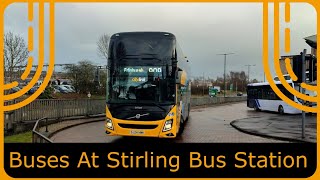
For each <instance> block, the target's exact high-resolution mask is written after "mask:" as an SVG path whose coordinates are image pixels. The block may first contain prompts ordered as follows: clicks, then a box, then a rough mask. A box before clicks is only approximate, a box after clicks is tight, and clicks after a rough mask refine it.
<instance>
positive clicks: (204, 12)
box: [5, 3, 316, 80]
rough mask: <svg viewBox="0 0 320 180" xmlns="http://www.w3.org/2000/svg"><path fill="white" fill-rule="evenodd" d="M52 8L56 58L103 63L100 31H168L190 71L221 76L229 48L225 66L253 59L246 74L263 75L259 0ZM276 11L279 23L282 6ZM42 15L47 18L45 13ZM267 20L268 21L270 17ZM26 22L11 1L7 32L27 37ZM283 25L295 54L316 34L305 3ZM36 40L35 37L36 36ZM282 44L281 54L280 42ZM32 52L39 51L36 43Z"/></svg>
mask: <svg viewBox="0 0 320 180" xmlns="http://www.w3.org/2000/svg"><path fill="white" fill-rule="evenodd" d="M55 7H56V9H55V12H56V13H55V19H56V23H55V25H56V28H55V40H56V42H55V43H56V45H55V53H56V55H55V57H56V59H55V62H56V63H76V62H78V61H79V60H82V59H88V60H91V61H92V62H94V63H95V64H96V65H105V64H106V60H104V59H101V58H100V57H99V56H98V55H97V47H96V41H97V39H98V37H99V36H100V35H101V34H103V33H107V34H109V35H110V36H111V35H112V34H114V33H117V32H126V31H168V32H172V33H174V34H175V35H176V37H177V39H178V41H179V43H180V45H181V48H182V49H183V51H184V53H185V54H186V55H187V56H188V59H189V60H190V64H191V67H192V75H193V76H202V75H203V73H204V75H205V77H208V76H210V77H214V78H216V77H217V76H223V59H224V57H223V56H217V55H216V54H220V53H229V52H232V53H235V54H234V55H230V56H228V58H227V71H231V70H232V71H241V70H244V71H246V72H247V70H248V69H247V67H246V66H245V65H246V64H255V65H256V66H255V67H251V69H250V79H251V78H257V79H258V80H263V66H262V13H263V12H262V4H254V3H250V4H244V3H243V4H235V3H234V4H231V3H199V4H196V3H185V4H182V3H149V4H145V3H143V4H142V3H133V4H129V3H101V4H98V3H92V4H85V3H79V4H66V3H61V4H56V6H55ZM37 13H38V12H37V5H35V19H34V20H35V22H33V23H31V24H32V25H34V26H35V27H37V25H38V23H37ZM272 13H273V11H272V8H270V14H271V15H272ZM280 13H281V15H282V16H281V18H280V21H281V22H282V24H283V22H284V16H283V15H284V11H283V8H281V12H280ZM271 17H272V16H271ZM45 19H46V20H48V16H47V15H46V16H45ZM269 24H270V26H271V25H272V24H273V22H270V23H269ZM29 25H30V23H29V22H28V19H27V5H26V4H13V5H11V6H9V7H8V8H7V9H6V13H5V31H9V30H10V31H13V32H14V33H17V34H20V35H21V36H23V37H24V38H25V39H26V41H27V38H28V36H27V29H28V26H29ZM46 25H48V24H47V22H46ZM286 26H288V27H290V28H291V31H292V32H291V33H292V34H291V42H292V43H291V44H292V45H291V53H290V54H298V53H299V52H301V51H302V50H303V49H304V48H305V49H307V50H308V52H309V53H310V47H309V46H308V45H307V44H306V43H305V41H304V39H303V38H305V37H307V36H310V35H314V34H316V11H315V10H314V8H313V7H312V6H311V5H308V4H292V6H291V22H290V24H289V25H286ZM284 27H285V26H284V25H283V26H282V27H281V34H280V36H283V35H282V34H283V31H282V30H283V29H284ZM46 28H47V26H46ZM271 28H272V27H271ZM271 30H272V29H271ZM37 32H38V31H37V30H35V33H37ZM46 32H47V29H46ZM37 39H38V38H37V37H36V36H35V41H37ZM272 39H273V36H272V34H270V40H272ZM270 43H272V41H271V42H270ZM270 47H271V51H270V57H272V53H273V51H272V46H270ZM280 47H281V55H285V53H284V52H283V42H282V41H281V44H280ZM33 54H34V56H36V54H37V43H35V51H34V53H33ZM46 61H47V59H46ZM270 62H271V59H270ZM272 67H273V66H272Z"/></svg>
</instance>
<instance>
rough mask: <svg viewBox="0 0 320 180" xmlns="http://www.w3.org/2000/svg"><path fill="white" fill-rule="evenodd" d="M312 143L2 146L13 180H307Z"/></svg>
mask: <svg viewBox="0 0 320 180" xmlns="http://www.w3.org/2000/svg"><path fill="white" fill-rule="evenodd" d="M316 153H317V151H316V144H314V143H279V144H278V143H276V144H269V143H255V144H253V143H241V144H239V143H217V144H214V143H213V144H204V143H199V144H195V143H192V144H179V143H152V142H143V143H139V142H132V143H114V144H108V143H106V144H100V143H99V144H98V143H97V144H93V143H92V144H91V143H87V144H75V143H69V144H67V143H66V144H21V143H19V144H5V154H4V157H5V158H4V160H5V164H4V165H5V170H6V172H7V173H8V175H10V176H11V177H14V178H22V177H23V178H58V177H61V178H62V177H64V178H128V177H132V178H161V177H163V178H164V177H173V178H178V177H179V178H209V177H210V178H236V177H239V178H240V177H241V178H254V177H256V178H257V177H259V178H274V177H278V178H292V177H295V178H307V177H310V176H312V175H313V173H314V172H315V170H316V159H317V157H316Z"/></svg>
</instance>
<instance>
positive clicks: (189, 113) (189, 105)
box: [186, 104, 190, 122]
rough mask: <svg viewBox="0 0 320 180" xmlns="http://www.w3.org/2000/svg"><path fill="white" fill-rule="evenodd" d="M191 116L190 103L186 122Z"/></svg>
mask: <svg viewBox="0 0 320 180" xmlns="http://www.w3.org/2000/svg"><path fill="white" fill-rule="evenodd" d="M189 116H190V104H188V117H187V119H186V122H187V121H188V120H189Z"/></svg>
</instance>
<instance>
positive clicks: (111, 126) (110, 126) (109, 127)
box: [106, 118, 113, 130]
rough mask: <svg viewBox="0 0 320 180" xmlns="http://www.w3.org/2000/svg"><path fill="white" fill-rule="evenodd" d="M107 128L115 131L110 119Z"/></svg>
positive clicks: (107, 121)
mask: <svg viewBox="0 0 320 180" xmlns="http://www.w3.org/2000/svg"><path fill="white" fill-rule="evenodd" d="M106 127H107V128H108V129H111V130H113V124H112V120H111V119H109V118H107V120H106Z"/></svg>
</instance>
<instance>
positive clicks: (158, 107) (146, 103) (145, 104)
mask: <svg viewBox="0 0 320 180" xmlns="http://www.w3.org/2000/svg"><path fill="white" fill-rule="evenodd" d="M151 104H152V105H155V106H157V107H158V108H160V109H161V110H163V111H164V112H167V110H166V109H165V108H163V107H161V106H160V105H159V104H157V103H154V102H151V103H139V105H151Z"/></svg>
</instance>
